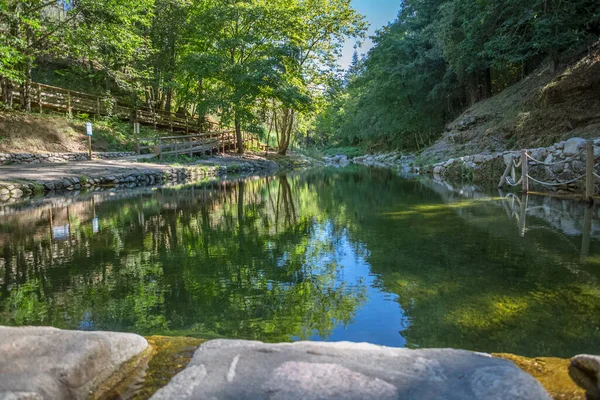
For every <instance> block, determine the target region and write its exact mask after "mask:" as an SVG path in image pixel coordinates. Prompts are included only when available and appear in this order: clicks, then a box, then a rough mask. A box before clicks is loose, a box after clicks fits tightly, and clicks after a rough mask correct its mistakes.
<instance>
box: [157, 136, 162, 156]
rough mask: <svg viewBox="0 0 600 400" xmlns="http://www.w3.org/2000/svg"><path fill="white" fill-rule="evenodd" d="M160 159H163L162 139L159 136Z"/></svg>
mask: <svg viewBox="0 0 600 400" xmlns="http://www.w3.org/2000/svg"><path fill="white" fill-rule="evenodd" d="M158 159H159V160H162V139H161V138H158Z"/></svg>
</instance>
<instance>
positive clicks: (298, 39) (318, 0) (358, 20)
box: [274, 0, 366, 155]
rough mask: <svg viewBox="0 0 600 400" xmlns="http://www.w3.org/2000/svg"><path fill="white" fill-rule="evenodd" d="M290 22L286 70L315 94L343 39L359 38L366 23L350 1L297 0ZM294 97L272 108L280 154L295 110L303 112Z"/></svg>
mask: <svg viewBox="0 0 600 400" xmlns="http://www.w3.org/2000/svg"><path fill="white" fill-rule="evenodd" d="M294 15H295V20H294V23H293V24H292V25H291V26H292V27H293V32H291V34H290V37H289V45H290V47H291V48H293V49H295V52H294V53H293V55H292V57H288V60H289V66H288V72H291V73H292V74H293V75H294V76H295V78H294V79H293V80H290V81H292V82H293V83H294V84H295V85H297V87H298V88H299V90H300V91H301V92H306V93H308V94H309V95H311V97H314V96H315V95H317V94H318V93H319V91H321V90H322V86H321V85H322V84H323V83H325V82H326V81H327V79H330V76H331V74H332V73H333V72H334V71H335V68H336V67H335V62H336V60H337V59H338V58H339V56H340V52H341V48H342V44H343V41H344V40H345V38H347V37H356V38H361V37H363V35H364V32H365V30H366V23H365V21H364V19H363V17H362V15H360V14H359V13H358V12H356V11H355V10H354V9H353V8H352V7H351V6H350V1H349V0H306V1H298V3H297V10H296V12H295V13H294ZM297 100H298V99H297V98H293V97H289V96H288V97H282V98H281V99H280V103H279V106H278V107H276V108H275V109H274V115H275V118H276V120H279V121H280V123H279V124H278V125H277V127H276V132H277V135H278V137H279V140H278V147H279V153H280V154H283V155H285V154H286V152H287V150H288V147H289V144H290V141H291V136H292V133H293V129H294V124H295V123H296V113H297V112H298V111H303V110H302V108H301V107H302V106H303V105H304V104H305V103H302V102H299V101H297Z"/></svg>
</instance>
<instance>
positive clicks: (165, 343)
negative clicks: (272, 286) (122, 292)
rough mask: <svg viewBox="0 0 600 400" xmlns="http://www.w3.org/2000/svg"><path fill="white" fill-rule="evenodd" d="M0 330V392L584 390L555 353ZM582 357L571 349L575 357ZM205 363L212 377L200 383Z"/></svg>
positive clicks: (154, 394)
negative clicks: (539, 355) (549, 355)
mask: <svg viewBox="0 0 600 400" xmlns="http://www.w3.org/2000/svg"><path fill="white" fill-rule="evenodd" d="M0 337H1V338H3V341H2V343H10V344H11V345H10V346H9V347H10V348H9V347H0V350H2V354H3V355H4V357H3V359H2V360H0V366H1V367H2V372H0V397H2V396H5V397H3V398H15V399H21V398H31V396H36V395H39V396H42V397H43V398H53V399H68V398H73V399H84V398H89V396H90V394H91V396H92V397H93V398H95V399H108V398H116V397H118V398H122V399H129V400H142V399H148V398H152V399H170V398H185V399H200V398H205V395H207V394H211V395H214V396H222V395H224V394H225V393H229V394H232V393H234V392H235V393H237V394H238V395H241V393H242V392H241V391H243V393H244V395H243V396H242V397H244V398H249V397H248V395H250V394H252V395H254V396H255V397H256V396H260V395H264V394H265V393H266V392H265V390H266V391H267V392H270V390H267V389H268V388H267V387H271V386H273V387H275V386H276V387H278V388H279V389H278V390H277V391H278V392H281V393H280V394H282V395H283V393H285V396H283V397H281V396H280V397H281V398H317V397H318V398H323V399H329V398H331V399H333V398H336V399H339V398H356V395H357V394H358V393H360V396H359V397H360V398H378V399H382V398H386V399H387V398H390V399H396V398H408V399H412V398H414V399H416V398H419V399H423V398H456V399H467V398H468V399H490V398H494V399H495V398H497V399H504V400H506V399H524V398H527V399H550V398H553V399H557V400H558V399H571V400H579V399H581V400H583V399H585V391H584V390H582V389H581V388H579V387H578V386H577V385H576V384H575V383H574V382H573V380H571V379H570V377H569V370H570V369H571V370H572V373H573V375H574V376H575V377H577V368H576V367H571V361H569V360H563V359H557V358H525V357H519V356H515V355H511V354H494V355H488V354H482V353H473V352H468V351H462V350H452V349H437V350H433V349H419V350H409V349H402V348H392V347H383V346H376V345H373V344H368V343H362V344H359V343H349V342H338V343H316V342H297V343H281V344H264V343H261V342H256V341H242V340H223V339H219V340H212V341H206V340H204V339H197V338H186V337H164V336H151V337H147V338H143V337H141V336H138V335H135V334H123V333H112V332H78V331H63V330H58V329H54V328H38V327H35V328H34V327H31V328H29V327H26V328H10V327H0ZM50 343H55V344H53V345H50ZM25 348H26V349H27V351H24V349H25ZM42 354H44V361H43V362H40V357H41V355H42ZM357 354H360V357H358V358H357ZM358 359H360V362H357V360H358ZM98 360H104V362H102V363H98V362H97V361H98ZM585 360H587V361H590V360H592V361H593V360H594V359H590V358H586V359H585ZM585 360H583V358H582V357H576V358H575V359H574V365H580V364H582V363H583V364H586V363H585V362H584V361H585ZM580 361H581V362H580ZM325 362H327V364H324V363H325ZM284 366H285V367H284ZM382 366H384V368H383V369H382V368H381V367H382ZM574 368H575V372H573V369H574ZM315 371H319V373H315ZM399 371H401V372H402V373H401V374H398V372H399ZM524 372H525V373H524ZM207 373H209V374H211V375H212V376H213V379H211V381H210V382H208V381H206V382H204V383H202V382H203V381H204V377H205V376H206V374H207ZM10 377H12V378H10ZM532 377H533V378H535V380H534V379H533V378H532ZM502 388H504V389H502ZM357 390H358V391H359V392H358V393H357V392H356V391H357ZM11 396H12V397H11ZM27 396H30V397H27ZM203 396H204V397H203ZM294 396H295V397H294ZM352 396H354V397H352ZM436 396H437V397H436ZM255 397H250V398H255ZM239 398H241V397H239ZM256 398H258V397H256ZM278 398H279V397H278Z"/></svg>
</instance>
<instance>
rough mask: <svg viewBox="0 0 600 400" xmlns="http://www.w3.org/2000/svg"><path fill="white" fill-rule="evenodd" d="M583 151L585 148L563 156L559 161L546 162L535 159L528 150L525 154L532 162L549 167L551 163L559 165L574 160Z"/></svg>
mask: <svg viewBox="0 0 600 400" xmlns="http://www.w3.org/2000/svg"><path fill="white" fill-rule="evenodd" d="M585 151H586V149H583V150H581V151H580V152H579V153H577V154H575V155H574V156H571V157H568V158H565V159H564V160H561V161H557V162H552V163H547V162H545V161H540V160H536V159H535V158H533V156H532V155H531V154H529V153H528V152H527V153H526V154H527V158H528V159H530V160H532V161H533V162H535V163H536V164H539V165H545V166H548V167H551V166H553V165H560V164H564V163H568V162H571V161H574V160H575V159H576V158H577V157H579V156H580V155H582V154H583V153H584V152H585Z"/></svg>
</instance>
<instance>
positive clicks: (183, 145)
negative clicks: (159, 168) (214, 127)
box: [137, 130, 267, 159]
mask: <svg viewBox="0 0 600 400" xmlns="http://www.w3.org/2000/svg"><path fill="white" fill-rule="evenodd" d="M242 142H243V143H250V148H256V149H258V150H261V151H266V150H267V146H265V145H263V144H261V143H260V141H259V140H258V137H257V136H256V135H252V134H247V133H245V134H243V140H242ZM236 146H237V141H236V139H235V131H234V130H227V131H221V132H207V133H202V134H197V135H179V136H159V137H154V138H138V141H137V152H138V154H142V153H143V152H145V151H147V150H150V153H153V154H155V155H157V156H158V158H159V159H162V157H163V156H165V155H178V154H187V155H189V156H190V157H191V156H193V155H194V154H207V153H208V154H212V153H213V152H215V150H216V152H217V153H223V154H224V153H225V152H226V151H227V150H237V148H236Z"/></svg>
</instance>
